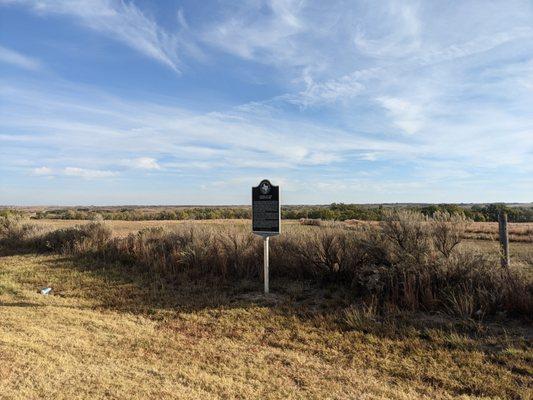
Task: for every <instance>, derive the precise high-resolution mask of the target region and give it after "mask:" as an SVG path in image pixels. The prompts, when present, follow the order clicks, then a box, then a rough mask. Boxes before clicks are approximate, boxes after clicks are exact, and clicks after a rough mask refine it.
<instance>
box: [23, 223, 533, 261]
mask: <svg viewBox="0 0 533 400" xmlns="http://www.w3.org/2000/svg"><path fill="white" fill-rule="evenodd" d="M32 223H34V224H36V225H38V226H40V227H43V228H45V229H58V228H68V227H72V226H76V225H81V224H86V223H87V221H85V220H61V219H37V220H32ZM193 223H194V224H199V225H203V226H228V225H230V226H244V227H246V226H250V227H251V224H252V223H251V221H250V220H244V219H235V220H227V219H223V220H200V221H194V222H193ZM106 224H107V225H109V227H110V228H111V229H112V231H113V234H114V235H116V236H117V237H125V236H127V235H129V234H130V233H135V232H137V231H139V230H141V229H145V228H157V227H163V228H168V229H172V228H173V227H176V226H182V225H190V224H191V221H106ZM353 224H354V223H353V222H351V223H346V224H344V223H341V224H340V225H346V226H350V225H353ZM357 224H363V225H367V224H370V225H372V224H376V223H375V222H369V221H359V222H357ZM295 225H299V222H298V221H292V220H289V221H283V226H285V227H287V226H289V227H290V226H295ZM509 235H510V251H511V255H512V256H515V257H517V258H518V259H519V260H522V259H523V258H524V257H525V258H527V259H528V260H533V223H520V224H519V223H510V224H509ZM517 238H518V239H517ZM465 239H466V240H465V241H464V243H463V244H462V246H470V247H473V248H476V249H480V250H482V251H483V252H484V253H486V254H491V255H492V256H494V257H497V256H498V254H499V244H498V243H499V242H498V223H496V222H472V223H471V224H470V225H469V226H468V227H467V229H466V232H465Z"/></svg>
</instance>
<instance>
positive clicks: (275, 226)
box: [252, 179, 281, 293]
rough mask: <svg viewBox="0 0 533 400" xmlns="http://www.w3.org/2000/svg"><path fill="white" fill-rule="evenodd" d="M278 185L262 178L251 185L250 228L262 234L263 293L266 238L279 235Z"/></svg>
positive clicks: (266, 275) (266, 250)
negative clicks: (259, 181)
mask: <svg viewBox="0 0 533 400" xmlns="http://www.w3.org/2000/svg"><path fill="white" fill-rule="evenodd" d="M280 207H281V206H280V201H279V186H273V185H272V184H271V183H270V181H269V180H267V179H264V180H262V181H261V183H259V185H258V186H256V187H252V230H253V232H254V233H255V234H256V235H260V236H263V257H264V259H263V274H264V282H265V293H268V292H269V287H268V283H269V282H268V275H269V273H268V266H269V263H268V238H269V237H270V236H274V235H279V234H280V227H281V212H280V211H281V208H280Z"/></svg>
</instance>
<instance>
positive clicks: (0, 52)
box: [0, 46, 41, 71]
mask: <svg viewBox="0 0 533 400" xmlns="http://www.w3.org/2000/svg"><path fill="white" fill-rule="evenodd" d="M0 62H3V63H6V64H11V65H15V66H16V67H19V68H24V69H28V70H31V71H36V70H38V69H40V68H41V63H40V62H39V61H38V60H37V59H35V58H33V57H28V56H25V55H23V54H21V53H18V52H16V51H14V50H11V49H8V48H6V47H3V46H0Z"/></svg>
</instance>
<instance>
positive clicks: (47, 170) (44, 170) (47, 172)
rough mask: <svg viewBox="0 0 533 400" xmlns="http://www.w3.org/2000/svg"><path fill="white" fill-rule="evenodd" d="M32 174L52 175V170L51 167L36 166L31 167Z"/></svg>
mask: <svg viewBox="0 0 533 400" xmlns="http://www.w3.org/2000/svg"><path fill="white" fill-rule="evenodd" d="M32 172H33V174H34V175H52V173H53V171H52V169H51V168H48V167H44V166H43V167H38V168H34V169H33V171H32Z"/></svg>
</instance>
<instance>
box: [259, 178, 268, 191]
mask: <svg viewBox="0 0 533 400" xmlns="http://www.w3.org/2000/svg"><path fill="white" fill-rule="evenodd" d="M259 190H261V193H262V194H269V193H270V182H267V181H263V182H261V186H260V187H259Z"/></svg>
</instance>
